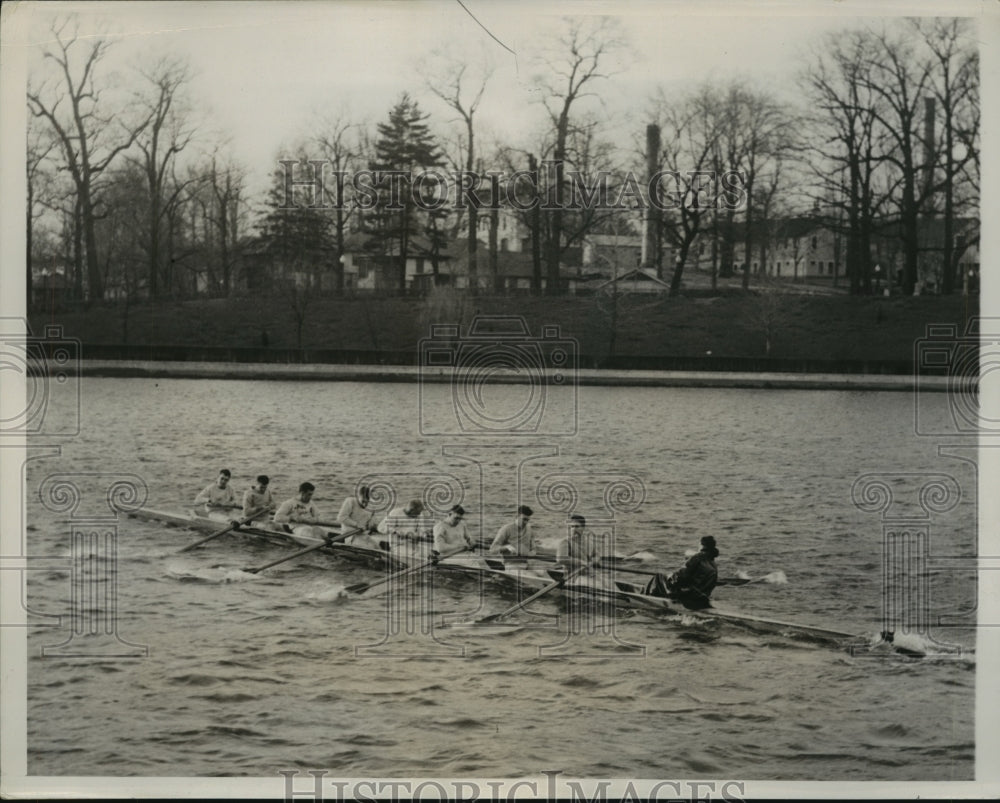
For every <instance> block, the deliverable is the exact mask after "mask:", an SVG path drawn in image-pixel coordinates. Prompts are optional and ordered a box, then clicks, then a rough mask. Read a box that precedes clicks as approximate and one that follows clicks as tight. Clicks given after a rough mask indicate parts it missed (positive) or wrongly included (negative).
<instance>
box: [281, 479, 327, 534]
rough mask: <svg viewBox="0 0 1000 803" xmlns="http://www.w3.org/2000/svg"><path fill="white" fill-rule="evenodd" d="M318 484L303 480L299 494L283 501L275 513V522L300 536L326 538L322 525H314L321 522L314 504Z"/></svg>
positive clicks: (285, 529) (286, 530)
mask: <svg viewBox="0 0 1000 803" xmlns="http://www.w3.org/2000/svg"><path fill="white" fill-rule="evenodd" d="M315 491H316V486H315V485H313V484H312V483H311V482H303V483H302V484H301V485H300V486H299V493H298V496H295V497H293V498H291V499H289V500H287V501H285V502H282V503H281V504H280V505H279V506H278V509H277V510H276V511H275V513H274V523H275V524H277V525H278V526H279V527H280V528H281V529H283V530H284V531H285V532H288V533H294V534H295V535H297V536H300V537H306V538H309V537H315V538H324V537H325V535H326V533H325V531H324V530H323V529H322V528H321V527H316V526H313V525H315V524H316V523H318V522H319V515H318V514H317V513H316V508H315V507H314V506H313V504H312V497H313V493H314V492H315Z"/></svg>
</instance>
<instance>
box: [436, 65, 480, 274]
mask: <svg viewBox="0 0 1000 803" xmlns="http://www.w3.org/2000/svg"><path fill="white" fill-rule="evenodd" d="M434 59H435V62H436V63H435V64H433V65H431V66H430V67H428V68H427V70H426V72H427V74H428V77H427V79H426V84H427V88H428V89H429V90H430V91H431V92H432V93H434V94H435V95H436V96H437V97H439V98H440V99H441V100H442V101H444V103H445V104H447V105H448V107H449V108H451V109H453V110H454V111H455V112H457V113H458V116H459V118H460V120H461V123H462V126H463V134H462V137H460V140H459V142H460V144H461V145H464V148H463V150H464V164H463V165H462V166H463V168H464V170H465V172H466V175H467V176H468V179H466V180H467V181H469V182H470V187H471V189H473V190H474V189H475V186H476V183H477V182H475V181H474V180H473V176H474V171H475V169H476V160H477V153H476V127H475V115H476V111H477V110H478V109H479V104H480V102H481V101H482V99H483V94H484V93H485V91H486V85H487V84H488V83H489V81H490V78H491V76H492V75H493V67H492V65H491V64H490V63H489V62H486V61H484V62H483V63H482V64H481V65H480V66H479V67H478V68H476V70H475V72H474V73H473V71H472V70H470V68H469V65H468V64H465V63H463V62H462V61H460V60H459V59H458V58H457V57H455V56H454V55H448V54H446V53H444V52H441V51H439V52H438V53H436V54H434ZM463 84H464V86H463ZM463 140H464V141H463ZM463 184H464V181H463ZM466 212H467V214H468V225H467V229H466V249H467V252H468V265H469V287H470V288H472V289H473V290H476V289H477V288H478V285H479V279H478V275H477V274H478V264H477V254H476V250H477V246H478V239H477V233H478V226H479V214H478V213H479V210H478V208H477V203H475V202H473V203H470V204H469V206H468V209H467V210H466Z"/></svg>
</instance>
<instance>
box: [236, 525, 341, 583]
mask: <svg viewBox="0 0 1000 803" xmlns="http://www.w3.org/2000/svg"><path fill="white" fill-rule="evenodd" d="M359 532H361V530H360V528H359V529H356V530H349V531H348V532H346V533H341V534H340V535H331V536H327V537H326V538H324V539H323V540H322V541H321V542H320V543H318V544H313V546H309V547H306V548H305V549H300V550H299V551H298V552H295V553H293V554H291V555H286V556H285V557H283V558H278V560H275V561H271V563H267V564H265V565H263V566H258V567H257V568H256V569H244V570H243V571H245V572H247V573H249V574H257V573H258V572H262V571H264V569H270V568H271V567H272V566H277V565H278V564H279V563H284V562H285V561H286V560H293V559H294V558H298V557H301V556H302V555H308V554H309V553H310V552H315V551H316V550H317V549H322V548H323V547H325V546H330V545H331V544H338V543H340V542H341V541H343V540H344V539H345V538H350V537H351V536H352V535H357V534H358V533H359Z"/></svg>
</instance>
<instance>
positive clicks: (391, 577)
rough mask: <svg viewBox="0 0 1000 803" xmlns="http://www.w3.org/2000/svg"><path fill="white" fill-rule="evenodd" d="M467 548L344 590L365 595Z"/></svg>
mask: <svg viewBox="0 0 1000 803" xmlns="http://www.w3.org/2000/svg"><path fill="white" fill-rule="evenodd" d="M467 548H468V547H464V546H463V547H459V548H458V549H453V550H452V551H451V552H444V553H442V554H441V555H438V556H437V557H436V558H434V559H433V560H429V561H427V562H426V563H420V564H417V565H416V566H411V567H410V568H408V569H403V570H402V571H400V572H396V573H395V574H390V575H389V576H388V577H386V578H385V579H384V580H377V581H375V582H374V583H355V584H354V585H352V586H348V587H347V588H345V589H344V590H345V591H348V592H350V593H351V594H364V593H365V592H366V591H368V590H369V589H371V588H376V587H377V586H381V585H385V584H386V583H391V582H392V581H393V580H398V579H399V578H400V577H406V576H407V575H410V574H416V573H417V572H419V571H421V570H423V569H426V568H427V567H428V566H434V565H435V564H436V563H437V562H438V561H440V560H444V559H445V558H450V557H451V556H452V555H457V554H458V553H459V552H465V550H466V549H467Z"/></svg>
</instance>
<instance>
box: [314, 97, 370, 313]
mask: <svg viewBox="0 0 1000 803" xmlns="http://www.w3.org/2000/svg"><path fill="white" fill-rule="evenodd" d="M319 130H320V131H321V132H322V133H320V134H318V135H317V136H316V138H315V143H316V145H317V146H318V147H319V149H320V154H321V155H322V157H323V158H324V159H325V160H326V161H327V162H328V163H329V166H330V168H331V171H330V172H331V175H332V176H333V177H334V184H333V186H332V187H331V186H330V185H329V184H328V183H327V182H326V181H324V187H325V189H326V192H327V196H328V202H329V203H330V205H331V206H332V207H333V238H334V248H335V249H336V253H335V254H334V269H335V270H336V274H337V276H336V281H337V292H338V293H343V292H344V253H345V251H346V238H347V232H348V224H349V223H350V219H351V217H352V216H353V215H354V213H355V212H356V208H355V207H354V205H353V203H351V199H349V198H347V197H346V195H345V181H344V178H345V176H346V175H347V172H348V171H349V169H350V167H351V166H352V165H355V164H356V163H357V162H359V161H360V160H361V158H362V155H363V153H364V144H363V140H362V137H361V136H360V126H359V125H358V124H357V123H354V122H351V120H350V116H349V114H348V113H347V112H346V111H345V110H341V111H339V112H338V113H337V114H336V115H334V116H333V117H331V118H327V119H324V120H323V121H322V122H321V123H320V124H319Z"/></svg>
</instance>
